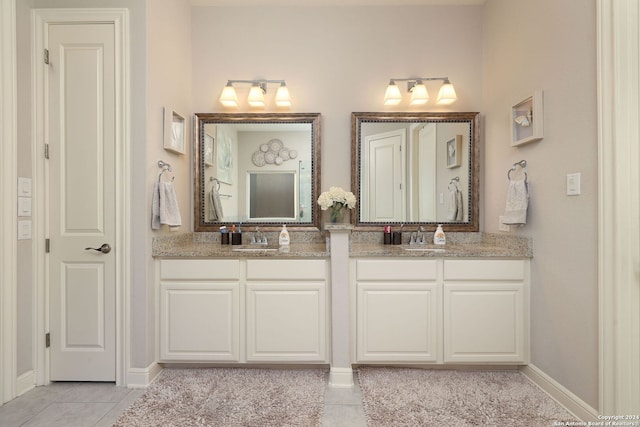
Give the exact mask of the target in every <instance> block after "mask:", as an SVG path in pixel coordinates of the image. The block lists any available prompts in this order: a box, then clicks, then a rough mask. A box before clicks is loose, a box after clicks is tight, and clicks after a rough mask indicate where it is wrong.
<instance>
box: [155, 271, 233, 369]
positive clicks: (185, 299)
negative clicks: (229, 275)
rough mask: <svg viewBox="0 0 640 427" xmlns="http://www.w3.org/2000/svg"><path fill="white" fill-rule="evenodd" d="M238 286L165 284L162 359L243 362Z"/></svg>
mask: <svg viewBox="0 0 640 427" xmlns="http://www.w3.org/2000/svg"><path fill="white" fill-rule="evenodd" d="M238 289H239V284H238V283H215V284H212V283H207V284H204V283H201V282H200V283H184V282H183V283H161V284H160V360H161V361H171V360H185V361H186V360H207V361H229V362H237V361H239V360H240V357H239V354H240V350H239V331H240V330H239V319H240V317H239V312H240V310H239V297H238Z"/></svg>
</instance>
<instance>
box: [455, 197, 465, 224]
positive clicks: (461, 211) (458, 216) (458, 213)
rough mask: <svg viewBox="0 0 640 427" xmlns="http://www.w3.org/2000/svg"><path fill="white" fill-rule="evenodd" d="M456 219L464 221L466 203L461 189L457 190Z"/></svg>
mask: <svg viewBox="0 0 640 427" xmlns="http://www.w3.org/2000/svg"><path fill="white" fill-rule="evenodd" d="M456 206H457V208H458V209H457V210H456V221H462V217H463V215H464V205H463V202H462V192H461V191H460V190H456Z"/></svg>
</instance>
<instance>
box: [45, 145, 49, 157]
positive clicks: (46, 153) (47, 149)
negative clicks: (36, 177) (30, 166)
mask: <svg viewBox="0 0 640 427" xmlns="http://www.w3.org/2000/svg"><path fill="white" fill-rule="evenodd" d="M44 158H45V159H48V158H49V144H44Z"/></svg>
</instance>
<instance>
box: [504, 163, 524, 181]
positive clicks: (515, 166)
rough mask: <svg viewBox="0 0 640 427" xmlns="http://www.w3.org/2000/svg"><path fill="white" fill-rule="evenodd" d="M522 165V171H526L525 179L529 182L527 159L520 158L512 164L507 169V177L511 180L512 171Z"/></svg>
mask: <svg viewBox="0 0 640 427" xmlns="http://www.w3.org/2000/svg"><path fill="white" fill-rule="evenodd" d="M518 166H520V167H521V168H522V169H523V170H522V173H524V181H525V182H527V178H528V176H527V171H526V167H527V161H526V160H520V161H519V162H516V163H514V164H513V166H511V167H510V168H509V170H508V171H507V179H508V180H509V181H511V172H513V171H515V170H516V169H517V167H518Z"/></svg>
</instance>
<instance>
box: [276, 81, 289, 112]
mask: <svg viewBox="0 0 640 427" xmlns="http://www.w3.org/2000/svg"><path fill="white" fill-rule="evenodd" d="M276 105H277V106H278V107H291V97H290V96H289V88H288V87H287V86H286V85H285V84H284V83H282V84H281V85H280V87H279V88H278V91H277V92H276Z"/></svg>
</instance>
